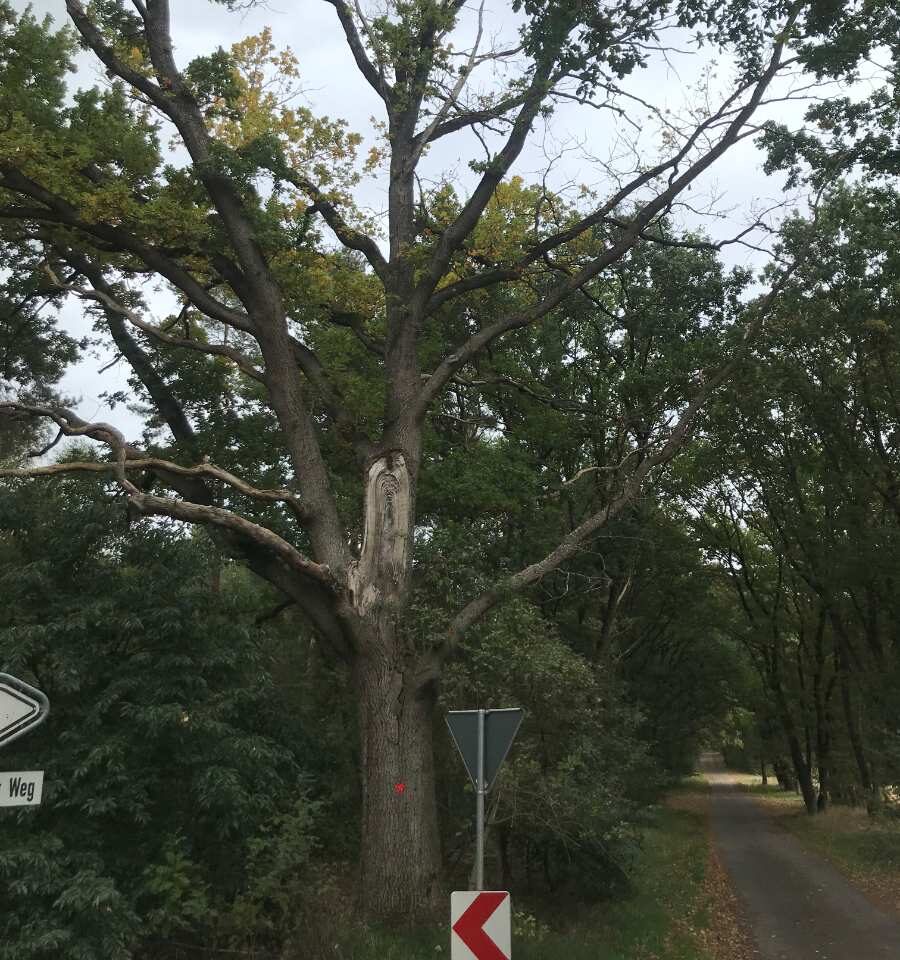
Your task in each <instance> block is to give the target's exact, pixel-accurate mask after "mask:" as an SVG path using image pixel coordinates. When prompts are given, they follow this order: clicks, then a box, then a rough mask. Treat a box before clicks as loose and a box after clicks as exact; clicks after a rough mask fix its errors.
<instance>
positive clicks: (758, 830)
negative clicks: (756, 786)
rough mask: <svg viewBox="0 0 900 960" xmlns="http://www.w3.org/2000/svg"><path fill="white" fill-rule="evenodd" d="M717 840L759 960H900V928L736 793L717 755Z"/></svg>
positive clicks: (706, 769) (707, 759)
mask: <svg viewBox="0 0 900 960" xmlns="http://www.w3.org/2000/svg"><path fill="white" fill-rule="evenodd" d="M701 770H702V772H703V774H704V776H705V777H706V779H707V780H708V781H709V782H710V784H711V786H712V804H711V806H712V823H713V836H714V838H715V842H716V846H717V847H718V850H719V854H720V857H721V859H722V862H723V863H724V865H725V868H726V869H727V870H728V873H729V874H730V876H731V881H732V884H733V885H734V889H735V891H736V893H737V894H738V897H739V899H740V901H741V905H742V907H743V910H744V913H745V915H746V917H747V920H748V922H749V925H750V929H751V932H752V933H753V937H754V939H755V942H756V951H757V952H756V956H757V957H758V958H759V960H900V922H898V920H897V919H896V918H894V917H892V916H889V915H888V914H886V913H883V912H882V911H881V910H879V909H878V908H877V907H876V906H874V905H873V904H872V903H871V901H869V900H867V899H866V897H865V896H863V894H862V893H860V892H859V890H857V889H856V888H855V887H853V886H852V885H851V884H850V883H849V881H848V880H847V879H846V878H845V877H844V876H843V874H841V873H839V872H838V871H837V870H836V869H835V868H834V867H833V866H831V865H830V864H829V863H828V862H827V861H825V860H823V859H822V858H821V857H818V856H816V854H814V853H811V852H810V851H809V850H807V849H805V848H804V847H802V846H801V845H800V843H799V842H798V841H797V840H796V839H795V838H794V837H792V836H791V835H789V834H788V833H786V832H785V831H784V830H783V829H780V828H779V827H778V826H777V825H776V824H774V823H773V822H772V820H771V818H770V816H769V815H768V813H767V812H766V810H765V808H764V807H763V805H762V804H760V803H758V802H757V801H755V800H754V799H753V798H752V797H751V796H748V795H747V794H744V793H741V792H740V791H739V790H737V789H736V787H735V785H734V782H733V778H732V777H731V776H730V775H729V774H728V773H727V772H726V771H725V770H724V769H723V768H722V764H721V761H720V760H719V759H718V757H716V756H715V755H712V754H709V755H705V756H704V757H703V759H702V761H701Z"/></svg>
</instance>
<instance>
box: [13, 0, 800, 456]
mask: <svg viewBox="0 0 900 960" xmlns="http://www.w3.org/2000/svg"><path fill="white" fill-rule="evenodd" d="M14 5H15V6H16V7H18V8H19V9H20V10H23V9H24V8H25V7H26V5H27V4H26V3H24V2H23V0H14ZM32 7H33V9H34V10H35V11H36V12H37V13H40V14H44V13H49V14H50V15H52V16H53V17H54V18H55V20H56V21H57V22H58V23H62V22H65V20H66V14H65V5H64V2H63V0H36V2H34V3H33V4H32ZM172 7H173V9H174V31H173V32H174V38H175V44H176V56H177V59H178V61H179V63H180V65H182V66H183V65H185V64H187V63H188V62H189V61H190V60H191V59H192V58H193V57H195V56H197V55H200V54H204V53H209V52H210V51H212V50H214V49H215V48H217V47H219V46H222V47H226V48H227V47H228V46H229V45H230V44H232V43H234V42H235V41H237V40H239V39H241V38H243V37H245V36H248V35H250V34H255V33H258V32H259V31H260V30H262V29H263V27H265V26H270V27H271V28H272V29H273V35H274V40H275V43H276V44H277V45H278V46H279V47H282V46H289V47H291V48H292V49H293V51H294V52H295V53H296V54H297V56H298V58H299V61H300V67H301V71H302V84H303V88H304V97H305V99H306V101H307V103H308V104H309V105H310V106H311V107H312V108H313V109H314V110H315V111H316V112H317V113H320V114H325V115H328V116H331V117H335V118H337V117H340V118H343V119H345V120H347V121H348V123H349V126H350V128H351V129H353V130H356V131H357V132H359V133H361V134H363V135H364V136H365V137H367V138H368V140H369V142H372V136H373V133H372V123H371V119H370V118H372V117H373V116H375V117H377V118H378V119H380V118H381V116H382V113H381V110H380V109H379V108H380V107H381V103H380V101H379V100H378V98H377V97H376V95H375V94H374V92H373V91H372V90H371V89H370V88H369V86H368V85H367V84H366V83H365V81H364V80H363V79H362V78H361V77H360V76H359V75H358V74H357V72H356V69H355V65H354V63H353V60H352V57H351V56H350V53H349V51H348V49H347V47H346V44H345V42H344V37H343V33H342V31H341V29H340V26H339V24H338V21H337V18H336V16H335V13H334V8H333V7H332V6H331V5H330V4H328V3H325V2H322V0H301V2H300V3H295V4H292V3H289V2H288V0H282V2H278V0H273V2H271V3H269V4H268V5H266V6H264V7H257V8H255V9H253V10H251V11H248V12H242V13H229V12H228V11H227V10H226V9H225V8H223V7H222V6H220V5H218V4H214V3H210V2H207V0H176V2H174V3H173V4H172ZM292 8H293V10H292ZM298 11H299V12H298ZM486 23H487V25H488V29H487V30H486V35H491V34H492V33H493V32H496V33H497V34H505V35H507V36H514V32H515V21H514V19H513V16H512V14H511V11H510V10H509V7H508V5H507V4H503V3H501V2H499V0H493V2H492V0H487V6H486ZM473 32H474V17H473V16H472V15H471V14H470V16H469V19H468V21H467V22H466V23H465V24H464V26H463V27H462V28H461V30H460V32H459V38H458V45H459V47H460V48H462V47H463V46H464V45H465V41H466V40H467V39H470V38H471V36H472V34H473ZM708 65H709V55H708V54H706V53H705V51H704V52H703V53H702V54H697V53H692V54H690V55H678V54H675V55H673V56H671V57H670V58H669V62H668V63H666V62H665V61H664V60H663V59H662V58H657V59H656V60H654V61H653V62H652V64H651V65H650V67H648V68H647V69H645V70H640V71H637V72H636V73H635V74H634V75H633V76H632V77H631V78H629V79H628V80H627V81H626V83H625V84H623V85H626V84H627V89H628V90H629V91H630V92H633V93H635V94H637V95H639V96H641V97H643V98H644V99H647V100H649V101H651V102H653V103H654V104H655V105H657V106H659V107H661V108H669V109H671V110H673V111H678V110H680V109H682V108H683V106H684V104H685V101H686V99H687V98H688V97H690V96H691V94H690V88H691V86H692V85H693V84H695V83H696V82H697V80H698V79H699V78H700V76H701V74H702V73H703V72H704V70H705V69H706V68H707V66H708ZM728 79H729V65H728V64H727V63H720V64H718V66H717V80H716V82H717V83H720V84H722V85H723V86H722V89H724V88H725V87H726V86H727V82H728ZM72 82H73V84H74V85H77V86H91V85H93V84H95V83H104V82H106V80H105V77H104V75H103V72H102V70H101V69H98V67H97V65H96V61H94V60H93V59H92V58H91V57H90V56H89V55H87V54H85V55H82V56H81V57H80V58H79V71H78V74H77V75H76V76H75V77H73V80H72ZM803 109H804V108H803V106H802V104H800V103H793V104H779V105H777V106H772V107H770V108H768V109H767V112H766V113H764V114H762V116H763V117H765V116H777V117H779V118H780V119H786V120H787V121H788V122H798V121H799V119H800V118H801V117H802V113H803ZM638 119H639V120H640V121H641V122H645V123H646V129H645V130H644V133H643V137H644V140H643V141H642V142H643V143H644V144H645V145H646V148H647V150H648V152H649V153H648V155H652V153H653V151H654V149H655V148H658V145H657V144H655V143H654V140H655V132H654V130H653V129H652V125H651V124H650V123H649V122H646V121H644V120H643V118H640V117H639V118H638ZM613 136H614V129H613V126H612V115H610V114H608V113H605V114H601V113H598V112H597V111H595V110H592V109H590V108H583V107H579V106H576V105H574V104H572V105H568V106H566V107H565V108H564V109H560V110H558V111H557V112H556V114H555V115H554V117H553V118H552V120H551V121H550V123H549V125H541V126H539V127H538V128H536V129H535V131H534V135H533V137H532V141H531V144H530V146H529V148H528V149H527V150H526V151H525V152H524V153H523V155H522V157H521V158H520V161H519V163H518V165H517V167H516V168H515V170H514V172H516V173H520V174H522V175H523V176H524V177H526V179H527V178H528V177H529V175H531V176H537V177H539V176H540V175H541V173H542V172H543V171H544V170H545V169H546V160H545V157H546V155H547V153H548V152H549V153H551V154H561V156H560V157H559V159H558V160H557V161H556V162H555V164H554V168H553V175H554V178H555V179H554V182H555V183H556V184H564V183H567V182H575V183H587V184H591V183H593V182H596V174H594V173H593V172H592V170H591V164H590V162H589V160H588V159H587V158H588V157H589V156H591V155H593V156H598V157H606V156H608V154H609V151H610V146H611V141H612V138H613ZM453 140H454V138H449V137H448V138H445V139H444V140H442V141H440V145H441V149H440V150H435V151H433V153H432V155H431V156H430V157H429V158H428V161H427V162H428V164H429V165H430V170H431V171H432V172H433V173H435V174H437V173H440V172H444V171H448V170H449V171H455V172H457V173H459V175H460V176H462V177H463V178H464V177H465V174H466V161H467V160H468V159H469V156H470V155H469V149H470V147H471V146H472V144H471V142H467V141H465V140H462V141H460V143H459V145H457V144H455V143H454V142H453ZM761 163H762V156H761V154H760V153H759V152H758V151H757V150H756V148H755V147H754V145H753V143H752V142H751V141H744V142H743V143H741V144H739V145H738V146H737V147H735V148H732V149H731V150H730V151H728V153H727V154H726V155H725V157H724V158H723V159H721V160H720V161H719V162H718V163H717V164H716V165H715V166H714V167H713V168H712V170H711V171H709V172H708V174H707V175H706V176H705V177H704V178H703V180H702V181H701V182H698V183H697V184H695V185H694V187H693V190H692V193H691V195H690V198H691V200H692V201H694V202H696V203H697V204H699V205H701V206H703V205H705V203H706V201H707V199H708V198H709V197H710V196H716V197H718V198H719V200H718V204H717V209H718V211H719V213H720V216H719V217H717V218H712V219H711V218H708V217H707V218H704V220H703V224H704V227H705V229H706V230H707V232H708V233H709V234H710V235H711V236H713V237H715V238H717V239H723V238H725V237H726V236H731V235H733V234H735V233H737V232H738V231H739V230H740V229H741V228H742V227H743V226H745V225H746V224H747V223H748V222H749V220H750V219H752V211H754V210H757V209H761V208H767V207H769V206H771V205H772V204H773V203H776V202H778V201H779V200H780V199H781V198H782V196H783V195H782V192H781V187H782V178H781V177H776V178H767V177H766V176H765V175H764V174H763V172H762V170H761ZM359 200H360V202H361V203H362V204H363V205H365V206H366V207H369V208H371V209H373V210H375V211H378V210H381V209H382V208H383V206H384V203H383V200H384V189H383V182H382V181H380V180H378V179H377V178H376V179H374V180H370V181H368V182H366V183H364V184H363V185H361V187H360V193H359ZM684 216H686V217H690V214H687V213H685V214H684ZM724 255H725V258H726V260H727V261H728V262H729V263H749V264H753V265H756V266H758V265H760V263H761V257H760V255H759V254H754V253H752V252H750V251H748V250H746V249H744V248H741V247H729V248H727V251H726V253H725V254H724ZM65 321H66V324H67V326H68V327H69V329H71V330H72V332H73V333H76V334H84V333H86V332H88V329H89V325H88V324H87V323H86V322H85V321H84V320H83V318H82V316H81V310H80V308H79V306H78V305H77V304H75V303H72V304H70V305H68V306H67V308H66V310H65ZM109 360H110V355H104V356H101V357H89V358H86V359H85V360H84V361H83V362H82V363H81V364H79V366H78V367H77V368H76V369H74V370H73V371H71V373H70V374H69V375H68V376H67V377H66V379H65V381H64V383H63V388H64V390H65V391H66V392H67V393H68V394H69V395H72V396H76V397H78V398H79V400H80V403H79V410H80V412H81V414H82V415H83V416H84V417H86V418H88V419H102V420H108V421H110V422H113V423H115V424H117V425H118V426H120V427H121V428H122V429H123V430H124V431H125V433H126V434H127V435H128V436H129V437H132V438H133V437H136V436H137V434H138V433H139V431H140V424H139V421H138V420H137V418H136V417H134V416H132V415H130V414H129V413H128V412H127V411H126V410H125V408H124V407H121V406H119V407H117V408H116V409H115V411H110V409H109V406H108V405H107V404H106V403H105V402H104V401H103V400H102V399H101V398H100V394H102V393H103V392H113V391H116V390H120V389H123V388H124V387H125V383H126V380H125V378H126V371H125V369H123V367H124V362H123V363H119V364H118V365H116V366H114V367H113V368H111V369H110V370H108V371H107V372H105V373H104V374H103V375H102V376H100V375H98V370H99V369H100V368H101V367H103V366H104V365H105V364H107V363H108V362H109Z"/></svg>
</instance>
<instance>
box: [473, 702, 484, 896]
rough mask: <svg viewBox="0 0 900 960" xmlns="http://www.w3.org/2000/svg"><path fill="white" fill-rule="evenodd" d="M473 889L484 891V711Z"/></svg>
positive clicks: (477, 779)
mask: <svg viewBox="0 0 900 960" xmlns="http://www.w3.org/2000/svg"><path fill="white" fill-rule="evenodd" d="M475 889H476V890H484V710H479V711H478V772H477V775H476V777H475Z"/></svg>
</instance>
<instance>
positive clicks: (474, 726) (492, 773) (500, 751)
mask: <svg viewBox="0 0 900 960" xmlns="http://www.w3.org/2000/svg"><path fill="white" fill-rule="evenodd" d="M522 716H523V711H522V710H521V709H520V708H519V707H514V708H512V709H509V710H451V711H450V712H449V713H448V714H447V726H448V727H449V728H450V734H451V736H452V737H453V740H454V742H455V743H456V747H457V749H458V750H459V752H460V755H461V756H462V759H463V763H464V764H465V765H466V770H467V771H468V773H469V776H470V777H471V779H472V783H473V784H474V786H475V889H476V890H483V889H484V831H485V823H484V798H485V796H486V795H487V793H488V791H489V790H490V789H491V787H492V786H493V784H494V780H495V779H496V777H497V773H498V771H499V770H500V767H501V766H502V764H503V761H504V760H505V759H506V755H507V753H509V748H510V747H511V746H512V742H513V740H514V739H515V736H516V734H517V733H518V731H519V725H520V724H521V723H522Z"/></svg>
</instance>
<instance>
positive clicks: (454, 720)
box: [447, 707, 524, 791]
mask: <svg viewBox="0 0 900 960" xmlns="http://www.w3.org/2000/svg"><path fill="white" fill-rule="evenodd" d="M523 713H524V711H523V710H522V709H521V708H519V707H514V708H512V709H509V710H485V711H484V789H485V791H488V790H490V789H491V787H492V786H493V783H494V780H495V779H496V777H497V773H498V772H499V770H500V767H501V766H502V765H503V761H504V760H505V759H506V755H507V754H508V753H509V748H510V747H511V746H512V742H513V740H515V738H516V734H517V733H518V732H519V725H520V724H521V723H522V716H523ZM447 726H448V727H449V728H450V734H451V736H452V737H453V740H454V742H455V743H456V748H457V749H458V750H459V753H460V756H461V757H462V758H463V763H464V764H465V765H466V770H468V772H469V776H470V777H471V778H472V783H473V784H474V786H475V787H476V788H477V787H478V711H477V710H451V711H450V712H449V713H448V714H447Z"/></svg>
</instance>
